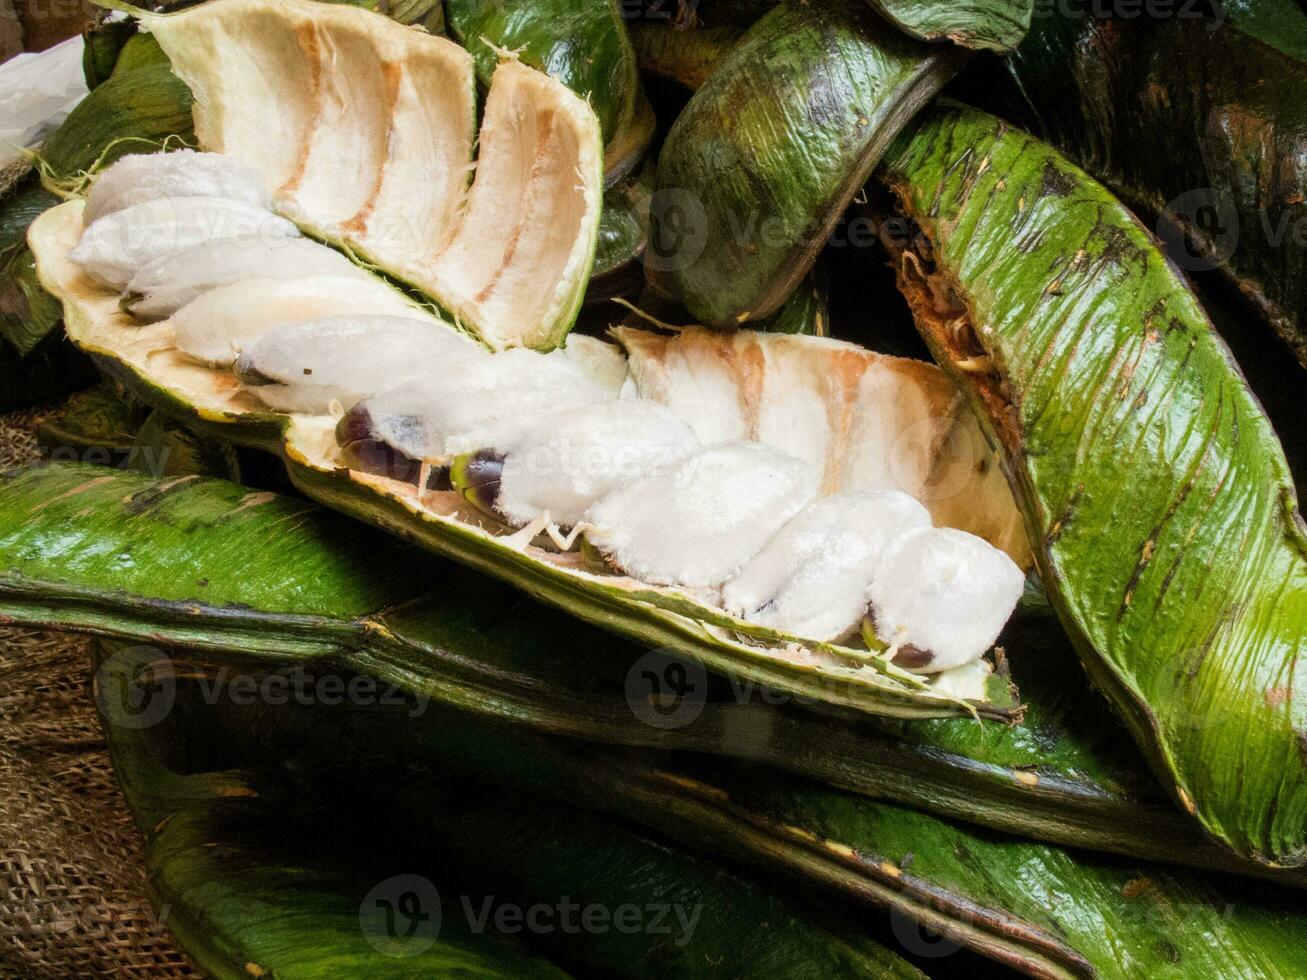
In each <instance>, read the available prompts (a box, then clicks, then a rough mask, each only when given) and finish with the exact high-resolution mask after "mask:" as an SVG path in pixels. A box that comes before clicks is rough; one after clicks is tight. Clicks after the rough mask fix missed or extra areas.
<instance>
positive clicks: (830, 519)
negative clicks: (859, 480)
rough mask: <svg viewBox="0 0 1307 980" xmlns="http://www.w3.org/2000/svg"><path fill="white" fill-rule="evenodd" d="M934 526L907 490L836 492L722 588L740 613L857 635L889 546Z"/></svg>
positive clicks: (796, 628)
mask: <svg viewBox="0 0 1307 980" xmlns="http://www.w3.org/2000/svg"><path fill="white" fill-rule="evenodd" d="M928 527H930V513H929V512H928V511H927V510H926V508H925V507H923V506H922V505H921V504H919V503H918V502H917V501H916V500H914V499H913V498H912V497H910V496H908V495H907V494H906V493H903V492H902V491H897V490H895V491H882V492H878V493H867V494H836V495H834V496H830V497H823V498H821V499H820V500H815V501H813V502H812V503H810V504H809V505H808V506H807V507H805V508H804V509H803V510H801V511H799V513H798V515H797V516H795V517H794V518H793V519H792V520H791V521H790V522H789V523H788V524H786V525H785V527H783V528H782V529H781V530H780V533H778V534H777V535H776V536H775V537H774V538H772V539H771V540H770V541H768V542H767V544H766V545H765V546H764V547H763V549H762V550H761V551H760V552H758V554H757V555H755V556H754V557H753V559H752V560H750V561H749V563H748V564H747V565H745V566H744V568H743V569H741V570H740V573H739V574H738V575H737V576H735V577H734V578H733V579H731V580H730V581H729V582H727V583H726V585H725V587H724V588H723V589H722V605H723V607H724V608H725V609H726V611H727V612H729V613H730V614H731V615H733V616H737V617H739V618H740V619H744V620H748V621H749V622H752V623H759V624H761V625H763V626H771V627H774V628H776V629H780V630H784V631H785V632H787V633H794V634H796V635H798V636H804V637H808V638H810V639H813V640H824V641H838V640H842V639H844V638H846V637H848V636H849V635H850V634H851V633H853V632H855V631H856V630H857V628H858V626H859V624H860V623H861V622H862V618H863V615H864V614H865V613H866V609H867V589H868V588H869V587H870V586H871V583H872V579H873V578H874V577H875V574H876V570H877V569H878V568H879V567H880V564H881V562H882V560H883V558H884V555H885V553H886V551H887V550H888V549H889V548H890V547H892V546H893V545H894V544H895V543H896V542H897V541H898V540H899V539H900V538H902V537H903V536H905V535H908V534H911V533H913V532H914V531H915V530H917V529H921V528H928Z"/></svg>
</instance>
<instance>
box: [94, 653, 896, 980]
mask: <svg viewBox="0 0 1307 980" xmlns="http://www.w3.org/2000/svg"><path fill="white" fill-rule="evenodd" d="M143 666H146V665H145V664H144V662H143V661H142V660H140V659H139V657H137V656H136V655H135V654H134V648H130V647H129V648H127V649H122V648H121V647H119V648H117V649H115V648H113V647H110V648H109V650H108V651H107V656H102V658H101V659H100V660H99V663H98V664H97V670H96V672H95V681H96V693H97V705H98V707H99V708H100V715H101V721H102V724H103V726H104V729H105V734H106V736H107V738H108V741H109V746H110V752H111V754H112V757H113V760H114V766H115V769H116V771H117V773H118V777H119V780H120V782H121V784H122V786H123V790H124V795H125V796H126V797H127V801H128V804H129V805H130V807H131V808H132V810H133V812H134V814H135V816H136V820H137V823H138V825H139V826H140V828H141V831H142V833H143V834H144V835H145V837H146V849H147V863H148V867H149V872H150V877H149V880H150V886H151V892H152V896H151V897H152V899H153V901H154V903H155V905H156V907H158V908H159V909H161V910H163V911H165V912H166V914H167V916H168V918H167V925H168V927H169V928H170V929H171V930H172V931H173V933H174V935H175V936H176V937H177V938H178V939H179V940H180V942H181V943H182V945H183V946H184V947H185V949H186V950H187V952H188V953H190V954H191V956H192V957H193V958H194V959H195V960H196V961H197V963H198V964H199V965H200V966H201V967H203V968H204V969H206V970H207V971H209V972H210V973H212V974H213V975H216V976H219V977H239V976H241V975H242V974H243V975H245V976H250V975H253V976H291V975H294V976H299V975H330V976H333V977H338V976H344V977H353V976H360V977H364V976H386V977H409V976H413V977H417V976H424V977H429V976H451V975H475V976H529V977H537V976H539V977H555V976H557V977H561V976H565V975H566V974H565V973H564V972H563V969H559V968H554V967H551V966H550V965H549V964H548V962H547V961H544V960H543V958H542V957H539V956H538V953H536V952H535V951H543V952H546V953H548V954H549V955H550V956H552V957H553V958H554V959H555V960H557V961H559V963H560V965H561V967H563V968H565V969H567V970H571V969H576V970H579V971H583V972H588V971H600V972H601V973H602V974H603V975H604V976H622V977H631V978H639V977H646V976H665V975H666V971H667V970H668V969H675V970H676V972H677V973H678V974H679V975H685V976H732V977H734V976H745V975H751V974H753V975H756V974H760V973H762V972H767V973H768V975H772V974H774V975H783V976H795V977H812V978H813V980H817V978H820V977H826V976H830V975H832V973H834V974H836V975H840V976H861V977H868V978H880V977H898V978H903V980H920V978H921V977H922V974H921V973H920V971H918V970H916V969H915V968H913V967H912V966H910V965H909V964H908V963H907V962H905V961H904V960H903V959H902V958H901V957H900V956H898V955H897V954H896V953H894V952H892V951H891V950H889V949H887V948H886V947H885V946H883V945H881V944H880V943H878V942H876V941H875V940H874V939H871V938H869V937H867V936H866V935H865V934H864V932H863V929H862V927H861V926H860V925H859V924H858V923H857V921H856V920H855V918H854V917H853V916H852V915H851V914H848V913H847V912H845V911H843V910H841V909H839V908H838V907H837V906H836V905H835V903H833V902H829V901H826V900H822V899H820V898H818V899H815V900H814V899H813V898H812V897H802V896H796V895H793V894H790V893H787V892H786V891H785V890H784V889H781V888H779V887H777V886H775V885H772V884H768V883H765V882H761V881H754V880H750V879H747V878H744V877H742V876H740V875H738V874H736V873H734V872H731V871H729V870H727V869H725V868H722V867H719V866H717V865H716V864H714V863H713V862H711V861H709V860H706V859H702V858H698V857H692V856H690V855H687V854H685V853H683V852H680V851H678V850H676V849H674V848H671V847H668V846H667V845H666V844H665V843H661V842H656V841H653V840H649V839H647V838H646V837H644V836H642V835H640V834H638V833H636V832H633V831H632V830H630V829H628V828H627V827H625V826H622V825H620V824H617V823H614V822H611V821H608V820H605V819H603V818H601V817H598V816H595V815H594V814H591V813H586V812H582V811H579V810H574V809H571V808H567V807H553V808H550V809H548V810H543V811H542V810H541V808H540V806H539V804H538V802H535V801H531V800H527V799H523V798H522V797H520V796H519V795H516V794H513V793H506V792H501V791H497V790H496V789H494V788H490V787H487V786H476V785H474V784H471V783H469V781H468V780H467V779H449V778H445V779H439V778H425V777H424V778H420V779H415V778H413V777H412V774H402V773H401V774H396V773H378V774H372V773H369V772H366V771H359V770H353V771H341V770H337V771H335V772H327V773H322V772H317V771H314V772H306V771H301V772H300V773H299V776H298V778H293V777H292V776H291V775H290V774H289V773H294V772H295V771H296V770H302V767H301V766H298V765H294V766H291V767H289V772H288V769H286V768H279V767H278V766H277V764H276V763H277V761H279V760H276V759H272V758H265V759H264V760H260V761H252V762H251V764H248V765H242V766H240V767H233V766H232V765H230V763H231V761H232V758H231V756H230V755H227V754H224V752H225V746H224V744H223V742H224V735H223V733H221V732H219V731H218V730H215V729H211V730H210V732H209V734H208V735H207V736H205V735H203V734H202V730H203V726H204V725H205V724H206V723H210V722H212V721H214V720H215V715H214V714H213V713H212V712H209V711H201V712H200V713H196V712H193V711H191V710H189V708H187V707H186V706H185V705H182V704H178V705H176V706H174V709H173V710H171V711H170V712H169V714H168V716H167V717H166V718H163V719H159V720H158V721H160V722H164V721H171V724H156V723H155V719H153V718H148V717H147V716H143V715H142V714H140V712H139V710H138V709H139V707H140V704H141V701H140V699H139V697H137V693H138V692H137V691H136V690H135V687H134V686H135V685H136V684H138V683H139V679H140V678H139V674H138V670H139V668H141V667H143ZM196 704H199V702H198V701H197V702H196ZM147 710H148V708H147ZM147 721H148V722H149V723H148V724H147V723H146V722H147ZM192 723H193V724H194V725H195V726H198V727H190V726H191V724H192ZM188 740H189V741H191V742H196V741H197V740H198V741H201V742H205V743H207V746H206V751H208V752H209V754H210V756H211V757H212V758H215V759H218V758H221V759H222V760H223V763H224V764H223V768H222V769H221V771H218V770H209V771H193V770H178V769H177V768H175V767H173V766H171V765H170V764H169V758H170V757H171V756H175V755H177V754H178V752H179V751H180V752H184V751H185V748H186V745H185V743H186V742H187V741H188ZM286 761H289V762H293V761H294V760H286ZM369 777H371V778H369ZM347 787H348V788H347ZM419 815H420V816H419ZM410 821H411V822H410ZM408 828H411V829H412V830H413V831H414V833H412V834H411V835H409V834H407V833H405V830H406V829H408ZM569 902H570V903H571V905H572V911H570V912H569V911H567V909H566V908H565V907H564V903H569ZM387 903H389V905H390V906H391V907H390V908H386V907H385V906H386V904H387ZM541 903H544V904H545V905H546V906H548V907H550V908H553V909H556V910H557V917H556V918H554V917H551V918H548V919H545V920H537V919H535V918H532V917H530V916H531V914H533V913H531V912H530V910H532V909H534V908H535V907H536V906H538V905H540V904H541ZM506 904H507V905H509V906H512V907H516V909H517V912H518V914H519V917H521V916H522V914H523V913H524V912H527V913H528V915H527V918H526V928H525V929H517V928H512V927H504V926H500V925H499V923H500V922H501V921H505V920H501V919H500V918H499V916H498V913H499V911H500V910H501V909H502V908H503V907H504V905H506ZM269 906H275V909H276V914H273V915H269V914H267V912H268V907H269ZM415 906H416V907H415ZM632 909H634V910H635V911H636V914H637V915H640V916H644V917H645V918H644V919H643V921H642V925H643V926H645V927H644V928H630V927H628V926H627V925H626V923H625V917H626V916H627V915H628V913H629V912H630V911H631V910H632ZM596 910H598V911H601V912H602V913H603V915H604V918H603V920H602V922H599V920H597V919H596V918H595V917H594V915H593V914H592V913H593V912H595V911H596ZM659 910H661V911H659ZM655 916H656V918H655ZM423 917H425V918H423ZM537 921H542V922H543V925H542V926H541V927H540V928H534V927H533V926H532V923H534V922H537ZM597 922H598V923H599V924H598V925H596V924H595V923H597ZM764 924H765V928H764ZM519 931H521V932H522V933H523V935H521V936H518V935H517V933H518V932H519ZM746 939H747V941H746ZM505 940H507V942H506V941H505ZM533 953H534V954H535V955H533Z"/></svg>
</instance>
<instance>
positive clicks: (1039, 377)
mask: <svg viewBox="0 0 1307 980" xmlns="http://www.w3.org/2000/svg"><path fill="white" fill-rule="evenodd" d="M882 179H883V180H884V182H885V183H886V184H887V185H888V187H889V188H890V189H891V190H892V191H893V192H894V194H895V196H896V197H897V199H898V201H899V203H900V204H901V206H902V208H903V210H904V211H905V212H906V214H907V216H908V217H909V218H910V219H912V220H914V221H915V222H916V223H917V224H918V225H919V226H920V228H921V230H922V231H924V233H925V234H926V236H927V237H928V238H929V240H930V242H931V246H932V247H931V249H930V252H931V253H933V256H927V257H926V261H924V262H922V261H921V260H920V257H917V258H918V261H917V262H916V263H914V262H912V261H907V258H908V257H907V256H906V255H905V256H903V257H902V261H900V263H899V266H898V268H899V283H900V287H901V288H902V289H903V290H904V292H905V294H906V295H907V297H908V300H909V303H910V304H911V305H912V307H913V311H914V313H915V314H916V317H917V325H918V328H919V329H920V330H921V332H922V335H923V337H924V338H925V339H926V342H927V344H928V345H929V346H930V347H931V350H932V353H933V354H934V355H935V358H936V360H937V361H939V363H940V364H941V366H943V367H944V368H945V370H947V371H949V372H950V373H951V374H952V376H953V377H954V378H955V380H957V381H958V383H959V385H960V386H961V387H962V388H963V390H965V391H966V392H967V393H968V395H969V396H970V397H971V399H972V403H973V405H974V407H975V408H976V409H977V412H978V414H979V415H980V417H981V418H982V421H983V422H984V423H985V425H986V426H987V428H988V429H989V431H990V435H991V438H992V439H993V441H994V442H995V444H996V445H998V446H999V447H1000V449H1001V451H1002V454H1003V456H1004V467H1005V471H1006V473H1007V475H1008V477H1009V481H1010V482H1011V484H1012V486H1013V490H1014V493H1015V495H1016V498H1017V501H1018V504H1019V505H1020V506H1021V508H1022V510H1023V512H1024V514H1025V518H1026V527H1027V533H1028V534H1029V535H1030V540H1031V541H1032V542H1035V543H1036V547H1035V556H1036V562H1037V565H1038V568H1039V571H1040V575H1041V578H1042V579H1043V582H1044V583H1045V586H1046V588H1047V590H1048V594H1049V597H1050V599H1051V601H1052V603H1053V606H1054V607H1055V609H1056V610H1057V612H1058V615H1059V616H1060V618H1061V620H1062V622H1063V623H1064V624H1065V626H1066V627H1067V630H1068V632H1069V633H1070V634H1071V637H1072V639H1073V640H1074V641H1075V643H1076V646H1077V648H1078V650H1079V652H1080V654H1081V660H1082V662H1083V663H1084V664H1085V666H1086V668H1087V669H1088V671H1089V673H1090V675H1091V677H1092V679H1093V680H1094V682H1095V683H1096V685H1097V686H1098V688H1099V689H1100V690H1101V691H1103V693H1104V694H1106V695H1107V696H1108V698H1109V700H1110V701H1111V702H1112V704H1113V706H1114V707H1115V708H1116V710H1117V712H1118V713H1119V714H1120V715H1121V717H1122V718H1123V719H1124V720H1125V721H1126V723H1127V726H1128V727H1129V728H1130V730H1131V732H1132V734H1133V735H1134V737H1135V739H1136V741H1137V742H1138V743H1139V745H1140V746H1141V747H1142V748H1143V749H1144V751H1145V753H1146V755H1147V756H1148V758H1149V761H1150V762H1151V764H1152V766H1153V768H1154V770H1155V772H1156V773H1157V774H1158V776H1159V778H1160V779H1161V780H1162V781H1163V782H1164V784H1165V785H1166V786H1167V787H1168V788H1169V790H1170V792H1171V793H1172V794H1173V795H1174V797H1175V799H1176V800H1177V802H1179V804H1180V805H1181V807H1182V808H1184V809H1185V810H1186V811H1188V812H1189V813H1190V814H1192V815H1193V816H1194V817H1195V818H1196V819H1197V820H1198V821H1199V823H1200V824H1201V825H1202V826H1203V828H1204V829H1205V830H1206V831H1207V832H1208V833H1209V834H1210V835H1212V837H1213V838H1215V839H1217V840H1220V841H1222V842H1224V843H1225V844H1226V845H1227V846H1229V847H1230V848H1231V849H1232V850H1234V851H1236V852H1238V853H1240V854H1242V855H1245V856H1246V857H1248V858H1250V859H1252V860H1255V861H1258V862H1263V863H1265V864H1267V865H1268V866H1280V865H1298V866H1300V865H1302V864H1303V863H1304V862H1307V721H1305V719H1307V696H1305V695H1304V693H1303V691H1302V690H1301V689H1300V687H1301V686H1300V685H1295V684H1294V682H1293V680H1292V677H1293V671H1294V666H1295V664H1296V663H1299V662H1300V661H1301V658H1302V654H1303V643H1304V636H1305V635H1307V534H1305V533H1304V527H1303V523H1302V518H1301V516H1300V515H1299V513H1298V504H1297V496H1296V493H1295V491H1294V487H1293V483H1292V481H1291V479H1290V478H1289V474H1288V467H1287V464H1286V462H1285V459H1284V454H1283V451H1282V450H1281V448H1280V445H1279V442H1278V440H1277V439H1276V437H1275V433H1274V432H1273V431H1272V430H1271V426H1270V423H1269V422H1268V421H1267V419H1266V417H1265V416H1264V414H1263V413H1262V411H1261V407H1260V405H1259V404H1258V403H1257V400H1256V399H1255V397H1254V396H1253V395H1252V394H1251V393H1250V391H1249V390H1248V387H1247V384H1246V382H1245V381H1244V379H1243V376H1242V375H1241V374H1240V373H1239V371H1238V369H1237V367H1236V366H1235V365H1234V363H1233V361H1232V358H1231V357H1230V354H1229V351H1228V350H1227V349H1226V347H1225V345H1224V344H1223V343H1222V341H1221V340H1220V339H1219V337H1218V336H1217V335H1216V334H1215V332H1214V331H1213V329H1212V328H1211V325H1210V323H1209V321H1208V319H1207V317H1206V315H1205V314H1204V312H1203V310H1202V308H1201V307H1200V306H1199V304H1198V301H1197V300H1196V299H1195V297H1194V296H1193V294H1192V293H1190V292H1189V290H1188V289H1187V288H1186V287H1185V285H1184V284H1183V283H1182V282H1181V281H1180V280H1179V278H1178V277H1177V276H1176V274H1175V272H1174V271H1173V269H1172V268H1171V267H1170V266H1169V265H1168V263H1167V261H1166V259H1165V258H1164V257H1163V255H1162V254H1161V252H1160V251H1159V250H1158V249H1157V247H1156V245H1155V243H1154V241H1153V240H1152V239H1151V238H1150V236H1149V235H1148V233H1147V232H1146V230H1145V229H1144V228H1143V227H1142V226H1141V225H1140V224H1139V223H1138V222H1137V221H1136V220H1135V219H1134V217H1133V216H1132V215H1131V214H1130V213H1129V212H1128V211H1127V210H1126V209H1125V207H1124V206H1123V205H1122V204H1120V203H1119V202H1118V201H1117V200H1116V199H1115V198H1113V197H1112V195H1111V194H1110V193H1109V192H1108V191H1107V190H1106V189H1105V188H1103V187H1102V186H1101V185H1099V184H1098V183H1096V182H1095V181H1094V180H1092V179H1091V178H1090V177H1088V176H1087V175H1086V174H1085V173H1084V172H1083V171H1081V170H1079V169H1077V168H1076V167H1075V166H1074V165H1072V164H1071V163H1070V162H1068V161H1066V160H1065V159H1064V158H1062V157H1061V156H1060V155H1059V154H1058V153H1057V152H1056V151H1054V150H1053V149H1052V148H1050V147H1048V146H1047V145H1045V144H1042V143H1040V142H1038V141H1037V140H1035V139H1034V138H1032V137H1030V136H1027V135H1025V134H1023V133H1021V132H1019V131H1016V130H1013V129H1012V128H1010V126H1008V125H1007V124H1005V123H1003V122H1002V121H1000V120H998V119H996V118H995V117H993V116H990V115H987V114H985V113H982V112H979V111H977V110H970V109H966V108H962V107H956V106H947V107H944V106H941V107H938V108H933V109H931V110H929V111H928V112H927V113H926V114H925V115H924V117H923V118H922V120H921V123H920V125H919V126H917V127H916V128H915V129H914V130H913V131H912V133H911V134H908V135H905V137H904V138H902V139H901V140H900V141H899V142H898V143H897V144H896V146H895V147H894V149H893V150H892V151H891V153H890V154H889V155H888V156H887V158H886V165H885V167H884V169H883V170H882ZM932 264H933V269H934V271H931V268H930V267H931V265H932ZM931 281H933V283H934V286H935V288H934V289H931V288H930V283H931ZM941 287H947V290H951V295H952V296H953V297H954V298H955V300H956V303H957V304H958V305H957V306H956V307H954V308H952V309H948V310H945V311H943V312H941V311H940V310H939V308H938V306H937V305H936V303H937V300H938V297H939V296H941V295H943V294H944V293H943V292H941ZM947 290H946V291H947ZM958 316H963V318H964V319H963V320H962V321H958V320H957V317H958ZM959 322H960V323H962V324H963V325H964V326H965V325H966V324H968V323H969V324H970V325H971V327H972V329H971V330H959V329H954V328H952V327H950V326H949V324H950V323H953V324H957V323H959ZM977 358H979V360H977Z"/></svg>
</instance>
